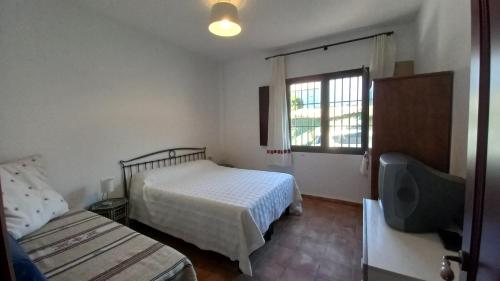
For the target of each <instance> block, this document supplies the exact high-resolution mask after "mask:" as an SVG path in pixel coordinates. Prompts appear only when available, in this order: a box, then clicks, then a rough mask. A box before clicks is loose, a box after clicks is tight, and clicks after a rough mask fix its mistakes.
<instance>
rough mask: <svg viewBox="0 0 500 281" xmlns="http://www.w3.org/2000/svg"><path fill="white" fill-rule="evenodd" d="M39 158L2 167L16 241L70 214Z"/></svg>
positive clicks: (8, 217) (7, 212) (10, 227)
mask: <svg viewBox="0 0 500 281" xmlns="http://www.w3.org/2000/svg"><path fill="white" fill-rule="evenodd" d="M42 162H43V161H42V158H41V157H40V156H38V155H35V156H31V157H27V158H24V159H21V160H18V161H15V162H10V163H4V164H0V180H1V184H2V192H3V201H4V202H3V203H4V213H5V218H6V222H7V230H8V232H9V233H10V234H11V235H12V236H13V237H14V238H16V239H19V238H21V237H23V236H24V235H27V234H29V233H31V232H33V231H36V230H38V229H39V228H40V227H42V226H43V225H45V224H46V223H47V222H48V221H49V220H51V219H53V218H55V217H58V216H60V215H62V214H64V213H66V212H67V211H68V203H66V201H65V200H64V198H63V197H62V196H61V195H60V194H59V193H57V192H55V191H54V190H53V189H52V188H51V187H50V185H49V184H48V180H47V175H46V172H45V169H44V165H43V164H42Z"/></svg>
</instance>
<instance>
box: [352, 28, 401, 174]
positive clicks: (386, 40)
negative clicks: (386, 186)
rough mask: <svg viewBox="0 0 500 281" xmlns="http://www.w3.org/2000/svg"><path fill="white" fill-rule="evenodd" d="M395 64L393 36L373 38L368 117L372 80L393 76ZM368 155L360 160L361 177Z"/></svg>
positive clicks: (370, 110) (371, 111) (370, 126)
mask: <svg viewBox="0 0 500 281" xmlns="http://www.w3.org/2000/svg"><path fill="white" fill-rule="evenodd" d="M395 64H396V43H395V42H394V35H390V36H388V35H385V34H384V35H379V36H376V37H375V38H373V45H372V54H371V60H370V89H369V96H370V97H369V98H370V101H369V103H370V106H369V109H368V110H369V115H370V116H373V87H372V82H373V79H377V78H384V77H391V76H394V66H395ZM368 130H369V135H372V131H373V128H372V124H369V128H368ZM371 146H372V141H371V139H369V140H368V148H371ZM369 161H370V160H369V157H368V153H367V152H365V155H364V156H363V158H361V165H360V167H359V170H360V172H361V174H362V175H364V176H368V166H369Z"/></svg>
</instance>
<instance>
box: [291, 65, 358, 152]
mask: <svg viewBox="0 0 500 281" xmlns="http://www.w3.org/2000/svg"><path fill="white" fill-rule="evenodd" d="M367 81H368V70H367V69H366V68H361V69H354V70H348V71H341V72H335V73H327V74H321V75H314V76H307V77H299V78H292V79H288V80H287V95H288V108H289V111H288V112H289V115H290V137H291V143H292V150H293V151H310V152H331V153H352V154H358V153H359V154H362V153H363V152H364V151H365V150H366V146H367V131H368V130H367V129H368V126H367V125H368V110H367V109H368V88H367Z"/></svg>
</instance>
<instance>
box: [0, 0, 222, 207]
mask: <svg viewBox="0 0 500 281" xmlns="http://www.w3.org/2000/svg"><path fill="white" fill-rule="evenodd" d="M68 2H69V1H63V0H60V1H59V0H50V1H40V0H4V1H1V3H0V132H1V133H0V162H1V161H5V160H7V159H14V158H18V157H21V156H25V155H29V154H34V153H40V154H42V155H43V156H44V157H45V158H46V160H47V162H48V173H49V177H50V180H51V182H52V183H53V185H54V186H55V188H56V189H57V190H58V191H59V192H61V193H62V194H63V195H64V196H65V197H66V198H67V199H68V200H69V201H70V204H71V205H73V206H81V205H87V204H89V203H91V202H93V201H94V200H96V195H97V191H98V188H99V181H100V179H101V178H104V177H109V176H113V177H115V178H116V180H117V184H119V183H120V170H119V167H118V160H120V159H123V158H129V157H132V156H136V155H138V154H141V153H145V152H150V151H153V150H156V149H161V148H165V147H173V146H184V145H189V146H191V145H192V146H205V145H206V146H208V148H209V154H212V155H215V156H217V153H218V151H219V149H218V138H219V128H218V123H219V100H218V98H219V94H218V88H217V87H218V86H217V79H218V73H217V72H216V71H214V69H216V67H217V65H216V64H214V63H212V62H209V61H206V60H204V59H202V58H200V57H197V56H196V55H193V54H191V53H188V52H186V51H183V50H181V49H178V48H176V47H173V46H171V45H169V44H166V43H164V42H161V41H158V40H157V39H155V38H153V37H149V36H148V35H146V34H143V33H140V32H136V31H134V30H132V29H129V28H127V27H125V26H122V25H120V24H116V23H114V22H112V21H110V20H108V19H105V18H101V17H100V16H98V15H95V14H93V13H92V12H90V11H87V10H84V9H81V8H78V7H77V6H75V5H72V4H71V3H68Z"/></svg>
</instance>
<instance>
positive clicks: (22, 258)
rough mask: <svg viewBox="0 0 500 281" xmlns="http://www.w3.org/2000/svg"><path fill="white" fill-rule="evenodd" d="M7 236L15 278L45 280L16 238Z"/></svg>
mask: <svg viewBox="0 0 500 281" xmlns="http://www.w3.org/2000/svg"><path fill="white" fill-rule="evenodd" d="M8 236H9V237H8V241H7V244H8V248H9V252H10V258H11V260H12V267H14V274H15V275H16V280H29V281H47V279H46V278H45V276H43V274H42V273H41V272H40V270H38V268H37V267H36V265H35V264H34V263H33V261H32V260H31V259H30V258H29V256H28V255H27V254H26V252H25V251H24V249H23V248H22V247H21V245H19V243H17V241H16V239H14V238H13V237H12V236H11V235H8Z"/></svg>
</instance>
